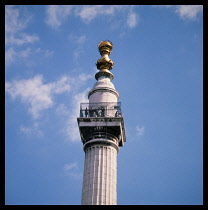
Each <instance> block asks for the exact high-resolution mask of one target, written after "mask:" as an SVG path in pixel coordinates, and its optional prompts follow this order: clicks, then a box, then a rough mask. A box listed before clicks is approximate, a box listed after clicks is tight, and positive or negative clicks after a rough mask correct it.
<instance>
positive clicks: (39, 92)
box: [6, 75, 71, 119]
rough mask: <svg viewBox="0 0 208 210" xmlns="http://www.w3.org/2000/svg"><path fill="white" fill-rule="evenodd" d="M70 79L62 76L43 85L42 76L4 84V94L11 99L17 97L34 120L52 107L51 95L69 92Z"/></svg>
mask: <svg viewBox="0 0 208 210" xmlns="http://www.w3.org/2000/svg"><path fill="white" fill-rule="evenodd" d="M70 88H71V85H70V78H68V77H66V76H63V77H61V78H60V79H59V80H57V81H55V82H52V83H48V84H47V83H44V82H43V77H42V75H37V76H35V77H33V78H31V79H24V80H13V81H12V82H6V92H8V93H9V94H10V95H11V97H12V98H13V99H16V98H17V97H19V98H20V99H21V101H22V102H23V103H25V104H26V105H27V106H28V110H29V112H30V113H31V114H32V117H33V118H34V119H38V118H39V117H40V114H41V112H42V111H43V110H46V109H48V108H50V107H52V106H53V104H54V101H53V95H54V94H60V93H63V92H67V91H69V90H70Z"/></svg>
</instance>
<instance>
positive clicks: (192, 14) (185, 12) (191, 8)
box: [176, 5, 203, 20]
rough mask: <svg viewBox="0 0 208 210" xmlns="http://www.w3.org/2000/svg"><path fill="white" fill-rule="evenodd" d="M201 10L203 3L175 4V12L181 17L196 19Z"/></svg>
mask: <svg viewBox="0 0 208 210" xmlns="http://www.w3.org/2000/svg"><path fill="white" fill-rule="evenodd" d="M202 11H203V5H177V9H176V12H177V13H178V14H179V16H180V17H181V18H188V19H191V20H194V19H196V17H197V15H198V13H200V12H202Z"/></svg>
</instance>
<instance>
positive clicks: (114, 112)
mask: <svg viewBox="0 0 208 210" xmlns="http://www.w3.org/2000/svg"><path fill="white" fill-rule="evenodd" d="M79 117H84V118H89V117H122V113H121V102H100V103H81V104H80V116H79Z"/></svg>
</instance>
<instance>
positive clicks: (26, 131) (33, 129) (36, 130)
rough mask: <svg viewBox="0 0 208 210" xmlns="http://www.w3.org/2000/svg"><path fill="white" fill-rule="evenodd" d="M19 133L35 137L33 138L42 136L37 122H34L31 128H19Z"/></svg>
mask: <svg viewBox="0 0 208 210" xmlns="http://www.w3.org/2000/svg"><path fill="white" fill-rule="evenodd" d="M20 131H21V132H22V133H23V134H25V135H28V136H30V135H35V136H42V135H43V132H42V131H41V130H40V128H39V124H38V122H34V123H33V125H32V126H29V127H28V126H23V125H21V126H20Z"/></svg>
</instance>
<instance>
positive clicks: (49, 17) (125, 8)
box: [45, 5, 137, 28]
mask: <svg viewBox="0 0 208 210" xmlns="http://www.w3.org/2000/svg"><path fill="white" fill-rule="evenodd" d="M133 8H134V6H133V5H70V6H69V5H49V6H48V7H47V9H46V19H45V20H46V23H47V24H48V25H49V26H51V27H53V28H58V27H60V26H61V25H62V23H63V22H64V21H65V20H66V19H67V18H68V16H69V15H73V16H77V17H80V18H81V20H82V21H83V22H84V23H86V24H89V23H90V22H91V21H93V20H94V19H95V18H98V17H101V16H106V17H114V18H117V17H118V16H116V14H117V15H119V16H120V15H122V16H124V17H126V19H127V21H126V23H127V26H128V27H130V28H133V27H135V26H136V25H137V15H136V13H135V12H133ZM129 12H131V13H130V15H128V13H129Z"/></svg>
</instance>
